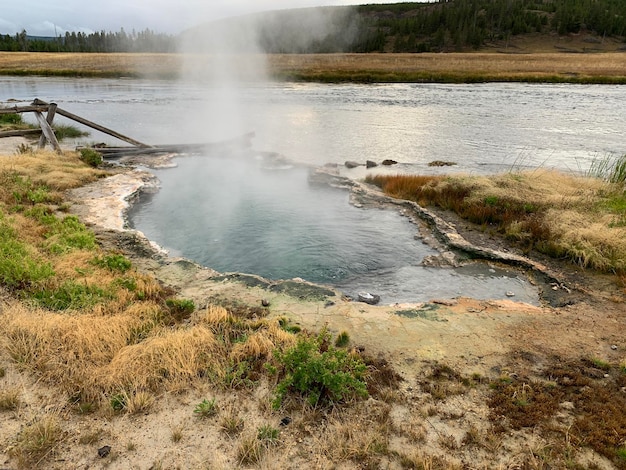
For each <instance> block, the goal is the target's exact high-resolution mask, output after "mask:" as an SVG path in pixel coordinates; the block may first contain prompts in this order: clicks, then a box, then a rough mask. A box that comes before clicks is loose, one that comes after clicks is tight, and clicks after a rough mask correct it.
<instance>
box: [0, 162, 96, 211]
mask: <svg viewBox="0 0 626 470" xmlns="http://www.w3.org/2000/svg"><path fill="white" fill-rule="evenodd" d="M18 173H19V175H21V176H22V177H23V178H27V179H29V180H30V181H32V182H33V183H35V184H44V185H45V186H46V187H48V188H49V189H50V190H52V191H57V192H62V191H65V190H68V189H71V188H77V187H79V186H83V185H85V184H88V183H91V182H92V181H95V180H97V179H98V178H101V177H103V176H105V175H106V173H105V172H104V171H102V170H97V169H94V168H92V167H89V166H87V165H85V164H84V163H83V162H81V161H80V160H79V159H78V158H77V157H76V154H75V153H73V152H65V153H64V154H63V155H59V154H57V153H54V152H52V151H49V150H40V151H37V152H35V153H25V154H16V155H3V156H2V157H1V158H0V174H4V175H7V176H11V175H15V174H18ZM5 188H7V185H5V184H3V185H2V186H0V200H6V196H5V195H3V194H2V190H3V189H5ZM59 197H60V196H59Z"/></svg>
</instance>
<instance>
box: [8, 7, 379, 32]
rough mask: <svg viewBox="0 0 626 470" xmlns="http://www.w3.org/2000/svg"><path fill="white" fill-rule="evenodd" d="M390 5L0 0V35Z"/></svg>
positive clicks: (181, 25)
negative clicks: (311, 7) (299, 10)
mask: <svg viewBox="0 0 626 470" xmlns="http://www.w3.org/2000/svg"><path fill="white" fill-rule="evenodd" d="M361 3H392V0H364V1H358V0H357V1H353V0H317V1H316V0H2V4H3V5H2V7H1V8H0V33H1V34H10V35H13V34H15V33H17V32H20V31H21V30H22V29H25V30H26V31H27V32H28V34H30V35H33V36H54V35H55V31H56V34H57V35H59V34H64V33H65V31H77V32H78V31H82V32H85V33H91V32H94V31H101V30H105V31H119V30H120V28H122V27H123V28H124V29H126V30H127V31H130V30H132V29H133V28H134V29H135V30H137V31H140V30H143V29H145V28H150V29H152V30H154V31H156V32H164V33H170V34H174V33H178V32H180V31H182V30H184V29H186V28H189V27H191V26H195V25H197V24H201V23H203V22H206V21H211V20H215V19H219V18H224V17H229V16H237V15H242V14H246V13H252V12H257V11H264V10H280V9H285V8H299V7H310V6H321V5H351V4H354V5H357V4H361Z"/></svg>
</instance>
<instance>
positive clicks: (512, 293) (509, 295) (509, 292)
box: [506, 291, 515, 297]
mask: <svg viewBox="0 0 626 470" xmlns="http://www.w3.org/2000/svg"><path fill="white" fill-rule="evenodd" d="M506 296H507V297H515V292H511V291H508V292H507V293H506Z"/></svg>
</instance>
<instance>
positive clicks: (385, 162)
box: [383, 159, 398, 166]
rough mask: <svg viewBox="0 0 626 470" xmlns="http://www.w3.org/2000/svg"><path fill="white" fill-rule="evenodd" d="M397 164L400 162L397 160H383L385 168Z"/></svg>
mask: <svg viewBox="0 0 626 470" xmlns="http://www.w3.org/2000/svg"><path fill="white" fill-rule="evenodd" d="M397 164H398V162H397V161H395V160H389V159H386V160H383V165H385V166H391V165H397Z"/></svg>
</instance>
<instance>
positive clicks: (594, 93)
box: [0, 77, 626, 303]
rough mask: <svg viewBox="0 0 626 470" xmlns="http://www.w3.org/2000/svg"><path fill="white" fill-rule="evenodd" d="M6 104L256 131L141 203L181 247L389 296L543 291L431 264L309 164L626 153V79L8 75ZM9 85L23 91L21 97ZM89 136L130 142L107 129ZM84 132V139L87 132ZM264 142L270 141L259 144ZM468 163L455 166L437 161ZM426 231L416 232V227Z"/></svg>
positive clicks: (414, 163) (581, 167)
mask: <svg viewBox="0 0 626 470" xmlns="http://www.w3.org/2000/svg"><path fill="white" fill-rule="evenodd" d="M0 90H1V91H0V93H1V95H0V101H1V102H3V104H13V103H25V102H30V101H31V100H32V99H34V98H40V99H43V100H46V101H54V102H56V103H58V104H59V106H61V107H63V108H65V109H67V110H68V111H70V112H73V113H75V114H78V115H81V116H83V117H86V118H87V119H90V120H92V121H95V122H98V123H100V124H102V125H104V126H107V127H110V128H113V129H115V130H118V131H119V132H122V133H124V134H126V135H129V136H131V137H133V138H135V139H137V140H140V141H143V142H146V143H149V144H168V143H200V142H213V141H220V140H223V139H227V138H231V137H236V136H238V135H241V134H243V133H247V132H255V138H254V140H253V148H254V151H252V152H251V153H250V154H249V155H248V156H247V157H241V156H233V155H225V154H212V155H208V154H207V155H204V156H200V157H186V158H179V159H177V160H176V162H177V164H178V167H177V168H176V169H169V170H157V171H156V174H157V176H158V177H159V179H160V180H161V189H160V191H159V192H158V193H157V194H154V195H150V196H147V197H146V198H144V201H143V203H141V204H139V205H137V206H136V207H135V208H134V210H133V211H132V214H131V223H132V224H133V226H134V227H136V228H137V229H139V230H141V231H143V232H144V233H146V235H147V236H148V237H150V238H151V239H153V240H155V241H157V242H158V243H159V244H161V245H162V246H164V247H166V248H168V249H170V250H171V251H172V252H173V253H174V254H180V255H183V256H185V257H188V258H191V259H194V260H195V261H197V262H199V263H202V264H205V265H207V266H210V267H212V268H214V269H217V270H220V271H240V272H248V273H255V274H260V275H263V276H266V277H268V278H270V279H281V278H291V277H302V278H304V279H307V280H310V281H314V282H321V283H326V284H331V285H333V286H335V287H338V288H340V289H342V290H343V291H344V292H346V293H347V294H350V295H355V294H356V293H357V292H359V291H370V292H373V293H379V294H381V296H382V300H383V301H384V302H408V301H424V300H428V299H431V298H435V297H455V296H458V295H472V296H474V297H476V298H504V297H505V296H506V293H507V292H508V293H509V294H510V293H514V294H515V297H514V298H515V299H518V300H523V301H527V302H531V303H536V302H537V292H536V291H535V289H534V288H533V287H532V286H531V285H530V284H529V283H528V282H527V280H526V279H524V278H523V277H522V276H521V275H519V274H518V273H516V272H515V271H512V270H499V269H496V268H495V267H493V266H483V265H480V264H479V265H474V266H470V267H466V268H462V269H437V268H427V267H424V266H422V264H421V262H422V260H423V259H424V257H426V256H431V255H435V254H436V253H435V252H434V251H433V250H432V249H431V248H429V247H428V246H426V245H425V244H423V243H422V242H421V241H420V240H419V237H416V233H417V229H416V227H415V226H414V225H413V224H411V223H410V222H409V221H408V220H407V219H406V218H403V217H400V216H399V215H398V213H397V212H395V211H382V210H364V209H358V208H355V207H353V206H350V205H349V204H348V194H347V192H346V191H343V190H338V189H333V188H326V187H319V186H317V185H311V184H309V183H308V178H307V170H306V169H304V168H303V167H300V166H297V165H296V166H280V167H277V166H275V165H273V166H272V165H268V164H267V162H266V161H264V160H263V159H262V158H261V156H260V155H261V154H263V153H265V152H272V153H276V154H280V155H283V156H285V157H286V158H287V159H289V160H291V161H293V162H296V163H302V164H306V165H315V166H319V165H323V164H326V163H336V164H339V165H342V164H343V163H344V162H345V161H348V160H350V161H356V162H361V163H364V162H365V161H366V160H372V161H375V162H381V161H382V160H384V159H392V160H395V161H397V162H399V163H398V165H396V166H394V167H392V169H388V168H385V169H383V168H380V167H379V168H376V169H372V170H366V169H365V167H359V168H356V169H354V170H347V169H345V168H343V166H342V172H343V174H345V175H347V176H349V177H354V178H360V177H362V176H363V175H364V174H365V173H366V172H376V171H386V172H393V173H396V172H409V173H433V172H451V171H452V172H465V173H474V174H485V173H491V172H497V171H511V170H517V169H523V168H527V167H530V168H536V167H543V168H557V169H561V170H566V171H586V170H587V169H588V168H589V166H590V165H591V163H592V162H593V161H594V159H598V158H600V159H601V158H606V157H609V156H611V155H621V154H622V153H624V152H626V142H625V139H624V134H623V123H624V122H626V106H624V103H626V87H620V86H607V85H536V84H535V85H531V84H474V85H438V84H394V85H321V84H263V85H252V86H245V87H239V88H233V87H228V86H209V85H206V84H201V83H197V82H196V83H177V82H168V81H153V80H130V79H129V80H107V79H50V78H38V77H27V78H0ZM9 100H11V102H10V103H9ZM87 140H88V141H90V142H93V141H98V142H100V141H103V142H108V143H116V141H115V140H114V139H113V138H110V137H108V136H104V135H100V134H97V135H93V136H91V137H89V138H88V139H87ZM76 143H79V142H76ZM256 151H258V152H256ZM434 160H443V161H450V162H454V163H456V165H455V166H452V167H446V168H444V169H441V168H437V167H429V166H428V163H429V162H431V161H434ZM416 238H417V239H416Z"/></svg>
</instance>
